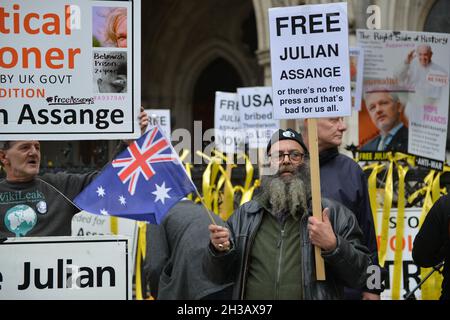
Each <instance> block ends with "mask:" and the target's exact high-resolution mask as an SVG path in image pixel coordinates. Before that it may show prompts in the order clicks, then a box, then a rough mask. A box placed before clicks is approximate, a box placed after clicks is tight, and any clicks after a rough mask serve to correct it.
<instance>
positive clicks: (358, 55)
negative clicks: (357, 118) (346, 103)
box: [350, 48, 364, 111]
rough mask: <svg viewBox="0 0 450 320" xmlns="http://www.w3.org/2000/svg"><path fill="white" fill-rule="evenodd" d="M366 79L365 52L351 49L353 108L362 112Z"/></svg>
mask: <svg viewBox="0 0 450 320" xmlns="http://www.w3.org/2000/svg"><path fill="white" fill-rule="evenodd" d="M363 78H364V50H363V49H362V48H350V85H351V88H352V107H353V108H354V109H355V110H356V111H359V110H361V99H362V91H363Z"/></svg>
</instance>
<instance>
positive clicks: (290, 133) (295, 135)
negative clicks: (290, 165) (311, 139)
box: [266, 129, 308, 154]
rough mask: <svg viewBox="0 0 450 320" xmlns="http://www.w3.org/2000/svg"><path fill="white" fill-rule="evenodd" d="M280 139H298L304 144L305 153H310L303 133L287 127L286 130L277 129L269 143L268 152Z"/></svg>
mask: <svg viewBox="0 0 450 320" xmlns="http://www.w3.org/2000/svg"><path fill="white" fill-rule="evenodd" d="M280 140H294V141H297V142H298V143H299V144H300V145H301V146H302V148H303V150H304V151H305V153H306V154H308V148H306V145H305V143H304V142H303V137H302V135H301V134H300V133H299V132H297V131H295V130H293V129H286V130H283V129H278V130H277V131H275V132H274V133H273V135H272V137H271V138H270V140H269V143H268V144H267V151H266V152H267V154H269V151H270V147H271V146H272V144H274V143H275V142H277V141H280Z"/></svg>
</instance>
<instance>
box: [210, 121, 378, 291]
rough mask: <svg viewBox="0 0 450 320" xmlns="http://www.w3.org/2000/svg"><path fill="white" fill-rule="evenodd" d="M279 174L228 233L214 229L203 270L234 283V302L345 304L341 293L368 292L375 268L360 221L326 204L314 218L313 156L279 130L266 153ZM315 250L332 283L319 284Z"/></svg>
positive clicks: (295, 138)
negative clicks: (346, 288)
mask: <svg viewBox="0 0 450 320" xmlns="http://www.w3.org/2000/svg"><path fill="white" fill-rule="evenodd" d="M267 154H268V156H269V157H270V164H271V168H272V169H273V171H274V172H276V173H274V174H273V175H271V176H266V177H264V178H263V179H262V180H263V181H262V191H261V193H260V194H259V195H258V196H257V197H256V198H255V199H254V200H252V201H249V202H247V203H245V204H244V205H242V206H241V207H240V208H238V209H237V210H236V212H235V213H234V214H233V215H232V216H231V217H230V219H229V220H228V221H227V228H225V227H221V226H216V225H210V226H209V230H210V245H209V247H208V249H209V255H206V256H205V257H206V259H205V270H206V271H208V272H209V274H210V276H211V277H216V278H217V279H218V280H219V279H220V280H221V281H223V282H226V281H229V280H230V279H232V280H233V281H234V287H233V299H250V300H253V299H342V298H343V287H344V285H345V286H349V287H359V288H360V287H363V286H364V285H365V284H366V280H367V277H368V274H367V267H368V266H369V265H370V264H371V259H370V255H369V252H368V250H367V248H366V247H364V246H363V245H362V244H361V239H362V233H361V230H360V229H359V226H358V222H357V221H356V218H355V216H354V215H353V214H352V213H351V211H349V210H348V209H347V208H345V207H344V206H342V205H340V204H339V203H337V202H334V201H332V200H327V199H322V207H323V208H325V209H324V210H323V213H322V217H323V220H320V219H317V218H315V217H312V216H311V208H310V177H309V168H308V163H309V162H308V150H307V148H306V146H305V144H304V142H303V139H302V137H301V135H300V134H299V133H297V132H295V131H294V130H291V129H287V130H279V131H277V132H276V133H275V134H274V135H273V136H272V139H271V141H270V142H269V145H268V147H267ZM314 246H318V247H319V248H321V249H322V257H323V258H324V260H325V268H326V280H325V281H317V280H316V277H315V262H314Z"/></svg>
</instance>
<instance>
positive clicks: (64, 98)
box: [0, 0, 141, 140]
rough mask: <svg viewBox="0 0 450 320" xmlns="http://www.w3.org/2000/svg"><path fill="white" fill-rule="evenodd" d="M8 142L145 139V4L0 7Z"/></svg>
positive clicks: (0, 110)
mask: <svg viewBox="0 0 450 320" xmlns="http://www.w3.org/2000/svg"><path fill="white" fill-rule="evenodd" d="M0 10H1V11H0V39H1V42H0V136H1V137H2V139H4V140H24V139H25V140H26V139H31V137H32V138H33V139H38V140H68V139H70V140H91V139H134V138H137V137H139V136H140V128H139V124H138V115H139V110H140V104H141V103H140V102H141V101H140V99H141V93H140V92H141V91H140V83H141V80H140V54H141V50H140V25H141V23H140V16H141V15H140V0H130V1H114V2H113V1H91V0H52V1H29V0H14V1H1V3H0Z"/></svg>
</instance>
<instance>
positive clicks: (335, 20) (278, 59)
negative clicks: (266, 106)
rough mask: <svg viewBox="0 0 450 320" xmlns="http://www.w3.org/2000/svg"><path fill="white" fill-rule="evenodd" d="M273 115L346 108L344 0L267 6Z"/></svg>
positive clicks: (344, 111)
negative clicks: (342, 0)
mask: <svg viewBox="0 0 450 320" xmlns="http://www.w3.org/2000/svg"><path fill="white" fill-rule="evenodd" d="M269 28H270V56H271V65H272V87H273V105H274V116H275V119H297V118H321V117H337V116H349V115H350V114H351V100H350V71H349V48H348V21H347V3H332V4H320V5H304V6H296V7H280V8H270V9H269Z"/></svg>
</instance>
